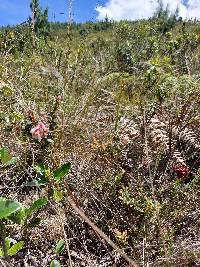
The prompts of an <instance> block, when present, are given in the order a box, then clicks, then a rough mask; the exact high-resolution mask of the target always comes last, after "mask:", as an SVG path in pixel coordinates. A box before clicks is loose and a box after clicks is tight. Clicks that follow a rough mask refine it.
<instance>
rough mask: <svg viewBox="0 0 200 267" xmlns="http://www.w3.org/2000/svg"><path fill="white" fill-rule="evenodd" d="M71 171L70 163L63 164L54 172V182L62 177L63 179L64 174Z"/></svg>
mask: <svg viewBox="0 0 200 267" xmlns="http://www.w3.org/2000/svg"><path fill="white" fill-rule="evenodd" d="M70 170H71V163H70V162H68V163H65V164H63V165H62V166H61V167H60V168H58V169H57V170H56V171H55V172H54V178H55V180H57V181H58V180H60V179H61V178H62V177H64V176H65V175H66V174H68V173H69V171H70Z"/></svg>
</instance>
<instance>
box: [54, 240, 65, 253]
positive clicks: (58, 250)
mask: <svg viewBox="0 0 200 267" xmlns="http://www.w3.org/2000/svg"><path fill="white" fill-rule="evenodd" d="M64 249H65V240H63V239H61V240H59V241H58V243H57V246H56V253H57V254H60V253H62V252H63V251H64Z"/></svg>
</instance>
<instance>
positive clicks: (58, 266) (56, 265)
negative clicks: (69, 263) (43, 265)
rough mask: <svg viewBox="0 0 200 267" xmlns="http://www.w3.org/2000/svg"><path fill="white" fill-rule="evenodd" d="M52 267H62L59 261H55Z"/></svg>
mask: <svg viewBox="0 0 200 267" xmlns="http://www.w3.org/2000/svg"><path fill="white" fill-rule="evenodd" d="M50 267H61V265H60V262H59V261H57V260H53V261H52V262H51V264H50Z"/></svg>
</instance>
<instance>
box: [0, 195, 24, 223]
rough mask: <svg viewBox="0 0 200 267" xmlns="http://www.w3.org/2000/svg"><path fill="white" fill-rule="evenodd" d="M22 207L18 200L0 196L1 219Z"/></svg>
mask: <svg viewBox="0 0 200 267" xmlns="http://www.w3.org/2000/svg"><path fill="white" fill-rule="evenodd" d="M20 208H21V204H20V203H19V202H17V201H13V200H9V199H5V198H0V219H3V218H7V217H8V216H9V215H11V214H12V213H14V212H16V211H17V210H19V209H20Z"/></svg>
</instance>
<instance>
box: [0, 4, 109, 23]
mask: <svg viewBox="0 0 200 267" xmlns="http://www.w3.org/2000/svg"><path fill="white" fill-rule="evenodd" d="M105 2H106V0H101V1H98V0H73V14H74V20H75V21H79V22H80V21H88V20H95V19H96V17H97V15H98V13H97V11H95V7H96V6H97V5H103V4H104V3H105ZM40 3H41V6H43V7H45V6H48V7H49V17H50V19H51V20H55V19H56V20H59V21H66V19H67V15H68V14H67V13H68V3H69V0H40ZM29 5H30V0H0V25H7V24H11V25H13V24H16V23H20V22H23V21H25V20H26V18H27V17H28V16H29V15H30V8H29ZM61 12H65V15H60V14H59V13H61Z"/></svg>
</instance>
